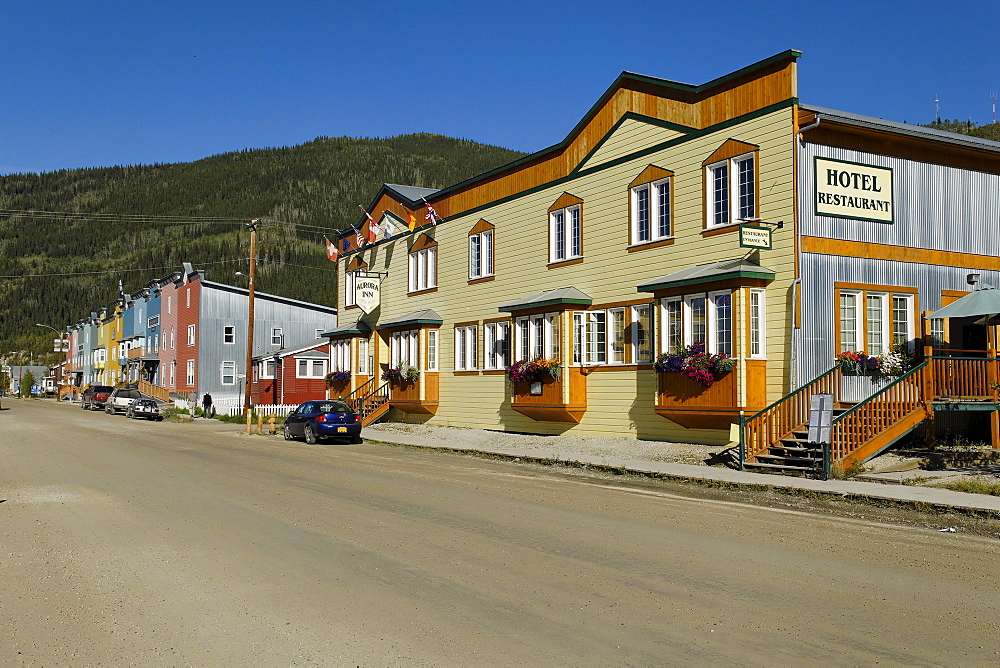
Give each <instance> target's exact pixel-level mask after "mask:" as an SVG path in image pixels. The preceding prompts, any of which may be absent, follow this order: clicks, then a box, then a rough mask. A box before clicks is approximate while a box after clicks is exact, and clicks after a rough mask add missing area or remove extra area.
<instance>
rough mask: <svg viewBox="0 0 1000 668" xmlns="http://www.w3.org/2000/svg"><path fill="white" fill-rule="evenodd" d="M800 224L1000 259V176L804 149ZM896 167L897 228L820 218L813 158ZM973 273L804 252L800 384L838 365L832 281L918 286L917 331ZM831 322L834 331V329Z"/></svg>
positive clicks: (997, 280)
mask: <svg viewBox="0 0 1000 668" xmlns="http://www.w3.org/2000/svg"><path fill="white" fill-rule="evenodd" d="M798 150H799V161H798V165H799V167H798V169H799V179H798V184H799V193H798V194H799V221H800V227H801V231H802V234H804V235H808V236H818V237H827V238H833V239H844V240H849V241H862V242H870V243H879V244H887V245H894V246H905V247H913V248H926V249H934V250H946V251H954V252H962V253H971V254H979V255H1000V235H998V234H997V221H998V220H1000V176H995V175H992V174H982V173H979V172H973V171H970V170H964V169H957V168H953V167H942V166H940V165H932V164H926V163H920V162H914V161H911V160H904V159H901V158H891V157H886V156H882V155H875V154H870V153H863V152H860V151H854V150H847V149H841V148H835V147H830V146H823V145H818V144H806V145H804V146H803V145H801V144H800V145H799V148H798ZM817 156H818V157H823V158H832V159H835V160H847V161H851V162H859V163H862V164H867V165H873V166H878V167H891V168H892V170H893V184H894V194H895V223H893V224H884V223H874V222H869V221H859V220H846V219H841V218H831V217H826V216H817V215H815V190H814V177H815V174H814V164H813V158H815V157H817ZM973 270H974V269H972V268H966V267H950V266H939V265H929V264H918V263H913V262H899V261H889V260H873V259H870V258H863V257H845V256H833V255H818V254H812V253H803V254H802V258H801V263H800V272H801V278H802V316H803V317H802V329H801V330H800V331H798V332H796V333H795V335H794V336H793V339H794V345H795V357H796V372H795V377H796V379H797V382H796V385H801V384H803V383H805V382H807V381H809V380H811V379H812V378H814V377H816V376H817V375H819V374H820V373H822V372H824V371H826V370H827V369H829V368H830V367H831V366H832V364H833V358H834V355H835V354H836V352H837V351H836V350H835V328H836V327H837V326H838V322H839V314H838V310H837V304H835V303H834V283H835V282H847V283H867V284H874V285H892V286H902V287H911V288H912V287H915V288H917V290H918V300H919V303H918V308H919V309H920V311H921V313H919V314H917V315H918V321H917V327H916V328H917V331H918V333H919V332H921V331H922V327H923V325H922V322H921V321H920V316H921V315H922V312H924V311H934V310H937V309H939V308H941V291H942V290H968V289H969V286H968V284H967V283H966V275H967V274H968V273H970V271H973ZM975 271H979V273H981V274H982V282H984V283H987V284H990V285H994V286H1000V272H997V271H988V270H975ZM831 323H832V325H833V326H832V327H831Z"/></svg>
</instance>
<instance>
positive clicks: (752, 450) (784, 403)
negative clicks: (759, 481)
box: [740, 364, 843, 469]
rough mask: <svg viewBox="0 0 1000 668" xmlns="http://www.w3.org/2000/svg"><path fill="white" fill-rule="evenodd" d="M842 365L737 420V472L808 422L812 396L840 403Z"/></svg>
mask: <svg viewBox="0 0 1000 668" xmlns="http://www.w3.org/2000/svg"><path fill="white" fill-rule="evenodd" d="M842 375H843V373H842V369H841V365H839V364H838V365H837V366H835V367H833V368H832V369H830V370H829V371H826V372H824V373H823V374H821V375H819V376H817V377H816V378H814V379H813V380H811V381H809V382H808V383H806V384H805V385H803V386H802V387H800V388H798V389H797V390H795V391H794V392H792V393H790V394H787V395H785V396H784V397H782V398H781V399H778V400H777V401H775V402H774V403H773V404H771V405H770V406H768V407H767V408H765V409H764V410H762V411H759V412H757V413H754V414H753V415H751V416H749V417H746V418H743V419H741V420H740V422H741V423H742V427H743V428H742V434H741V436H742V438H741V439H740V468H741V469H742V468H743V464H744V462H747V461H753V460H754V459H755V458H756V457H757V455H759V454H761V453H763V452H766V451H767V449H768V448H769V447H771V445H773V444H774V443H776V442H777V441H778V439H780V438H782V437H784V436H786V435H788V434H789V433H790V432H791V431H792V430H793V429H795V428H797V427H800V426H801V425H802V424H804V423H805V422H806V421H807V420H808V419H809V408H810V401H811V397H812V395H813V394H817V393H823V394H832V395H833V401H834V404H835V405H836V403H837V402H839V401H840V384H841V383H840V379H841V377H842Z"/></svg>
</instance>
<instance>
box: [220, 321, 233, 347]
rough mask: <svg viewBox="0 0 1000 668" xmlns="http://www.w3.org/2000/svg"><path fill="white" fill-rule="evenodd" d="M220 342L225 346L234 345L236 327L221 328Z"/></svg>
mask: <svg viewBox="0 0 1000 668" xmlns="http://www.w3.org/2000/svg"><path fill="white" fill-rule="evenodd" d="M222 342H223V343H225V344H234V343H236V326H235V325H225V326H224V327H223V328H222Z"/></svg>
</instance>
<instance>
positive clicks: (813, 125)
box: [796, 114, 823, 144]
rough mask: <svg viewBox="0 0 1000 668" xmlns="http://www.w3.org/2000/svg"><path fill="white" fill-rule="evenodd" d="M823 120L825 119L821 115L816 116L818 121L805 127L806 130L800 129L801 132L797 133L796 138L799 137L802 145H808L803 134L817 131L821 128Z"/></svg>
mask: <svg viewBox="0 0 1000 668" xmlns="http://www.w3.org/2000/svg"><path fill="white" fill-rule="evenodd" d="M822 120H823V117H822V116H820V115H819V114H816V120H815V121H813V122H812V123H810V124H809V125H807V126H805V127H804V128H799V131H798V132H797V133H796V136H797V137H798V139H799V141H800V142H801V143H803V144H805V143H806V142H805V140H804V139H802V133H803V132H808V131H809V130H815V129H816V128H818V127H819V123H820V121H822Z"/></svg>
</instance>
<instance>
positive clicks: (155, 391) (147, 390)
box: [138, 381, 170, 403]
mask: <svg viewBox="0 0 1000 668" xmlns="http://www.w3.org/2000/svg"><path fill="white" fill-rule="evenodd" d="M138 386H139V391H140V392H142V393H143V394H145V395H146V396H148V397H155V398H157V399H159V400H160V401H165V402H167V403H169V402H170V390H168V389H167V388H165V387H160V386H159V385H153V384H152V383H147V382H146V381H140V382H139V383H138Z"/></svg>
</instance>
